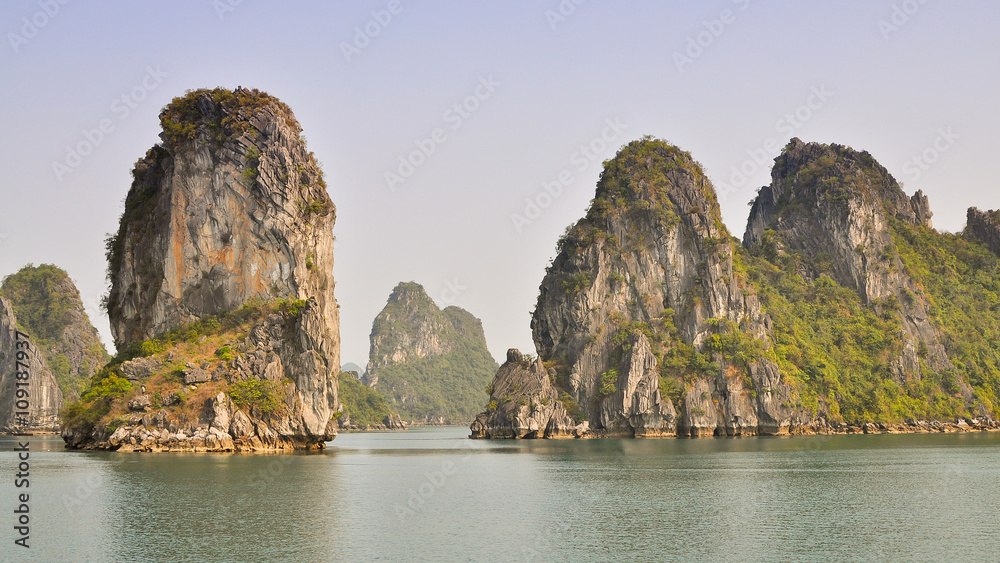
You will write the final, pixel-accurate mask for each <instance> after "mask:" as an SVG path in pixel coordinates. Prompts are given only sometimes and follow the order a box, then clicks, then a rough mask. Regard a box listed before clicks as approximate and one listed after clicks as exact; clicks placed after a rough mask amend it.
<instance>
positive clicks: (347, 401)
mask: <svg viewBox="0 0 1000 563" xmlns="http://www.w3.org/2000/svg"><path fill="white" fill-rule="evenodd" d="M340 402H341V403H343V405H344V412H346V413H347V414H348V415H350V417H351V424H352V425H354V426H358V427H362V428H363V427H365V426H377V425H379V424H382V423H383V421H384V420H385V417H387V416H389V415H391V414H393V411H392V409H391V408H390V407H389V402H388V401H386V400H385V397H383V396H382V395H381V394H380V393H379V392H378V391H376V390H374V389H372V388H371V387H368V386H367V385H365V384H364V383H362V382H361V381H359V380H358V378H357V377H356V376H355V375H354V373H353V372H343V371H342V372H340Z"/></svg>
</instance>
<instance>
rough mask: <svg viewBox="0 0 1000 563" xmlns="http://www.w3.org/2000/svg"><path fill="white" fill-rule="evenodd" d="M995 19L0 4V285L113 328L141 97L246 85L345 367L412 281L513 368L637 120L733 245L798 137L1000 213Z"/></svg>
mask: <svg viewBox="0 0 1000 563" xmlns="http://www.w3.org/2000/svg"><path fill="white" fill-rule="evenodd" d="M998 19H1000V3H997V2H989V1H985V0H984V1H964V2H958V1H956V2H942V1H934V0H931V1H926V0H924V1H923V2H920V1H918V0H906V1H900V0H895V1H894V0H864V1H843V0H837V1H832V0H831V1H812V2H804V1H803V2H782V1H772V2H764V1H758V0H735V1H733V0H715V1H708V2H697V3H695V2H665V1H621V2H610V1H607V0H603V1H602V0H585V1H580V0H562V1H559V0H549V1H537V2H527V1H510V0H505V1H503V2H500V1H492V2H486V1H480V2H469V1H464V2H461V1H439V2H426V1H425V2H408V1H406V0H398V1H392V2H390V1H387V0H385V1H383V0H378V1H363V2H362V1H352V2H346V1H344V2H323V3H320V2H264V1H258V0H242V1H239V0H216V1H213V0H191V1H183V2H178V1H171V2H166V1H158V2H157V1H154V2H141V3H140V2H100V3H96V2H94V3H85V2H80V1H75V2H68V3H66V4H65V5H63V4H62V3H61V2H59V1H58V0H41V1H34V2H30V1H24V2H13V1H12V2H3V3H2V4H0V31H2V32H3V34H4V38H5V40H4V44H3V45H0V65H2V67H0V68H2V75H3V79H2V82H0V99H2V104H0V112H2V115H3V136H2V139H0V169H2V170H3V172H4V178H3V180H2V182H0V198H2V207H0V209H2V215H0V276H2V275H7V274H10V273H13V272H15V271H16V270H18V269H19V268H20V267H21V266H23V265H24V264H26V263H29V262H31V263H34V264H39V263H53V264H56V265H58V266H60V267H62V268H64V269H66V270H67V271H68V272H69V274H70V276H71V277H72V278H73V279H74V280H75V281H76V283H77V285H78V286H79V288H80V291H81V293H82V295H83V299H84V302H85V304H86V306H87V310H88V313H89V314H90V316H91V319H92V320H93V321H94V322H95V324H96V325H97V327H98V329H99V330H100V332H101V335H102V337H103V338H104V340H105V342H107V343H110V341H111V339H110V331H109V328H108V321H107V318H106V317H105V315H104V314H103V313H102V312H101V311H100V310H99V306H98V304H99V301H100V298H101V295H102V294H104V293H105V291H106V289H107V282H106V280H105V272H104V271H105V260H104V246H103V240H104V238H105V236H106V233H109V232H113V231H115V230H116V228H117V221H118V217H119V215H120V214H121V212H122V202H123V199H124V197H125V194H126V193H127V191H128V187H129V183H130V177H129V171H130V169H131V167H132V165H133V163H134V162H135V161H136V160H137V159H138V158H139V157H141V156H142V155H143V154H144V153H145V152H146V150H147V149H148V148H149V147H151V146H152V145H153V144H154V143H156V142H157V141H158V137H157V134H158V132H159V126H158V119H157V114H158V113H159V111H160V109H161V108H162V107H163V106H164V105H165V104H167V103H168V102H169V101H170V100H171V98H173V97H175V96H177V95H181V94H183V93H184V92H185V91H186V90H189V89H194V88H211V87H216V86H223V87H227V88H234V87H236V86H239V85H242V86H246V87H256V88H260V89H263V90H265V91H267V92H269V93H271V94H273V95H275V96H278V97H279V98H281V99H282V100H283V101H285V102H286V103H288V104H289V105H290V106H291V108H292V109H293V111H294V112H295V114H296V116H297V117H298V119H299V121H300V123H301V124H302V127H303V129H304V133H305V136H306V137H307V138H308V143H309V148H310V149H311V150H313V151H314V152H315V153H316V155H317V157H318V158H319V159H320V160H321V161H322V163H323V165H324V170H325V172H326V178H327V181H328V183H329V191H330V196H331V197H332V198H333V201H334V202H335V203H336V205H337V215H338V218H337V226H336V228H335V231H334V232H335V234H336V236H337V241H336V246H335V261H336V266H335V269H334V275H335V278H336V281H337V286H336V297H337V300H338V301H339V303H340V304H341V315H342V317H341V320H342V324H341V335H342V338H343V359H344V361H345V362H346V361H353V362H357V363H359V364H361V365H364V364H365V362H366V361H367V356H368V333H369V332H370V330H371V322H372V319H373V318H374V317H375V315H376V314H377V313H378V312H379V310H381V308H382V306H383V305H384V304H385V300H386V298H387V297H388V295H389V293H390V291H391V290H392V288H393V287H394V286H395V285H396V283H398V282H399V281H409V280H414V281H417V282H419V283H421V284H423V285H424V287H425V288H426V289H427V291H428V293H429V294H430V295H431V297H432V298H434V299H435V301H437V303H438V304H439V305H441V306H446V305H449V304H454V305H458V306H461V307H464V308H465V309H467V310H469V311H470V312H472V313H473V314H474V315H476V316H477V317H479V318H481V319H482V320H483V324H484V327H485V329H486V338H487V341H488V343H489V346H490V350H491V351H492V353H493V354H494V356H496V357H497V358H501V359H502V357H503V353H504V351H505V350H506V349H507V348H509V347H518V348H520V349H521V350H522V351H528V350H531V351H533V345H532V342H531V331H530V329H529V313H530V311H531V310H532V308H533V307H534V302H535V297H536V295H537V292H538V285H539V282H540V281H541V279H542V276H543V275H544V269H545V266H546V264H547V263H548V261H549V260H550V259H551V258H552V257H553V256H554V254H555V244H556V240H557V238H558V237H559V235H560V234H562V232H563V231H564V230H565V228H566V227H567V225H569V224H571V223H573V222H575V221H576V220H577V219H578V218H579V217H580V216H582V214H583V213H584V210H585V209H586V206H587V204H588V203H589V201H590V199H591V197H592V196H593V192H594V185H595V183H596V181H597V177H598V175H599V173H600V170H601V162H602V161H603V160H605V159H607V158H610V157H611V156H613V155H614V153H615V151H616V150H617V148H618V147H620V146H621V145H622V144H624V143H626V142H628V141H629V140H632V139H635V138H638V137H641V136H643V135H653V136H656V137H660V138H664V139H667V140H669V141H671V142H673V143H675V144H677V145H679V146H680V147H681V148H683V149H685V150H688V151H690V152H691V154H692V155H693V156H694V158H695V159H697V160H698V161H700V162H701V163H702V164H703V165H704V167H705V171H706V173H707V174H708V176H709V177H710V178H711V179H712V181H713V182H714V183H715V185H716V188H717V190H719V192H720V200H721V204H722V213H723V217H724V219H725V222H726V225H727V226H728V227H729V230H730V231H731V232H732V233H733V234H734V235H736V236H740V235H741V234H742V232H743V229H744V225H745V221H746V217H747V212H748V209H749V208H748V207H747V203H748V202H749V201H750V200H751V199H752V198H753V196H754V193H755V190H756V189H757V188H758V187H760V186H761V185H764V184H766V183H768V179H769V174H770V172H769V169H770V165H771V159H773V157H774V156H776V154H777V150H779V149H780V147H781V146H783V145H784V144H785V143H786V142H787V141H788V139H789V138H790V137H792V136H798V137H800V138H802V139H803V140H806V141H819V142H825V143H833V142H835V143H841V144H846V145H850V146H852V147H854V148H856V149H864V150H868V151H869V152H871V153H872V154H873V155H874V156H875V158H876V159H878V160H879V161H880V162H881V163H882V164H883V165H885V166H886V167H887V168H888V169H889V170H890V172H892V173H893V174H894V175H895V176H896V178H897V179H898V180H900V181H901V182H903V183H904V184H905V185H904V189H905V190H906V191H907V192H908V193H912V192H913V191H915V190H917V189H922V190H924V192H925V193H927V194H928V196H929V197H930V203H931V208H932V209H933V211H934V213H935V215H934V223H935V226H936V227H937V228H939V229H944V230H949V231H956V230H959V229H961V228H962V226H963V225H964V222H965V211H966V208H967V207H969V206H971V205H976V206H979V207H982V208H991V209H992V208H997V207H1000V201H998V199H1000V198H998V197H997V187H998V181H997V175H996V169H995V166H996V164H995V163H996V162H997V158H996V155H997V154H998V152H1000V139H998V136H997V134H996V132H997V130H998V125H1000V113H998V111H997V109H996V108H997V105H996V104H997V98H998V95H997V94H998V92H997V90H998V85H1000V77H998V73H1000V34H998V33H997V31H996V22H997V21H998ZM102 127H103V129H104V130H103V131H102V130H101V129H102ZM68 147H69V148H72V149H73V150H72V151H70V150H68ZM413 151H420V152H418V153H414V152H413ZM393 174H394V175H395V176H392V175H393Z"/></svg>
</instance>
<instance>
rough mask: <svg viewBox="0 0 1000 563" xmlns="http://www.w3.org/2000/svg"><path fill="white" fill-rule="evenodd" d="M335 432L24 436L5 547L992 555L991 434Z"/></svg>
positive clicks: (159, 551)
mask: <svg viewBox="0 0 1000 563" xmlns="http://www.w3.org/2000/svg"><path fill="white" fill-rule="evenodd" d="M467 434H468V429H465V428H433V429H416V430H409V431H406V432H399V433H354V434H345V435H341V436H339V437H338V438H337V439H336V440H335V441H333V442H331V443H330V444H329V449H328V450H327V451H326V452H323V453H319V454H302V455H286V456H260V455H215V454H116V453H81V452H67V451H64V450H63V449H62V442H61V440H59V439H58V438H53V437H49V438H42V437H37V436H36V437H33V438H32V439H31V448H32V453H31V468H30V472H31V476H30V482H31V486H30V494H31V500H30V510H31V536H30V544H31V548H30V550H24V549H22V548H20V547H17V546H14V545H13V543H12V542H13V539H14V532H13V529H12V526H13V525H14V520H13V514H12V511H13V508H14V505H15V502H14V500H15V495H16V492H15V488H14V483H13V474H14V472H15V465H16V460H15V459H14V454H13V453H11V450H12V447H13V441H12V439H11V438H9V437H4V438H2V439H0V446H2V451H3V453H2V456H0V460H2V462H0V471H3V472H4V473H5V475H4V477H3V480H2V482H3V485H2V487H0V491H2V492H0V508H2V513H3V514H5V515H6V516H4V517H3V518H6V519H7V522H0V523H2V529H3V530H4V532H3V541H4V546H3V547H2V548H0V558H2V560H4V561H199V562H201V561H672V560H697V561H707V560H726V561H774V560H783V561H827V560H836V561H841V560H858V561H863V560H871V561H898V560H923V561H946V560H947V561H956V560H959V561H961V560H967V561H997V560H1000V518H998V509H1000V434H996V433H994V434H978V433H977V434H961V435H954V434H953V435H895V436H837V437H784V438H777V437H772V438H738V439H698V440H684V439H681V440H674V439H667V440H573V441H519V442H512V441H489V442H487V441H473V440H469V439H467V438H466V435H467Z"/></svg>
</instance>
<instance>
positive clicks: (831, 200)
mask: <svg viewBox="0 0 1000 563" xmlns="http://www.w3.org/2000/svg"><path fill="white" fill-rule="evenodd" d="M931 215H932V213H931V211H930V207H929V205H928V201H927V197H926V196H925V195H923V192H921V191H919V190H918V191H917V192H916V193H915V194H913V196H912V197H907V196H906V194H905V193H904V192H903V190H902V189H901V188H900V187H899V184H898V183H897V182H896V180H895V179H894V178H893V177H892V176H891V175H890V174H889V172H888V171H887V170H886V169H885V168H884V167H882V165H880V164H879V163H878V162H876V161H875V159H874V158H872V156H871V155H870V154H868V153H867V152H857V151H855V150H853V149H850V148H848V147H844V146H841V145H822V144H819V143H804V142H802V141H801V140H799V139H797V138H795V139H792V140H791V141H790V142H789V143H788V145H787V146H786V147H785V149H784V151H782V154H781V155H780V156H778V157H777V158H776V159H775V163H774V168H773V169H772V170H771V185H770V186H765V187H764V188H761V190H760V192H759V193H758V195H757V198H756V199H755V200H754V201H753V204H752V207H751V210H750V217H749V219H748V221H747V229H746V232H745V234H744V245H745V246H746V247H747V248H748V249H751V251H758V250H759V249H760V248H761V247H762V245H764V244H765V243H766V244H769V245H776V250H775V251H776V252H778V253H782V252H791V253H797V254H800V255H802V256H803V258H804V260H803V262H802V263H803V269H802V271H801V273H802V275H803V276H805V277H806V278H807V279H812V278H815V277H817V276H819V275H821V274H828V275H829V276H830V277H832V278H833V279H835V280H837V282H838V283H840V284H841V285H843V286H845V287H849V288H852V289H854V290H856V291H857V292H858V293H859V294H860V295H861V297H862V298H863V299H864V300H865V302H866V303H869V304H873V305H875V306H876V307H878V308H882V307H885V306H886V305H887V304H886V301H892V303H893V305H891V306H895V305H894V304H898V306H899V307H900V309H901V310H900V313H899V316H900V319H901V320H902V323H903V327H904V329H905V330H906V334H907V338H906V344H905V348H904V350H903V354H902V356H900V357H899V358H897V359H896V361H895V363H894V369H895V373H896V377H897V379H898V380H899V381H900V382H905V381H906V380H908V379H919V378H920V362H919V359H918V354H917V351H918V348H919V347H920V345H921V344H922V345H924V346H926V347H927V350H928V354H927V361H928V363H929V364H930V365H931V366H932V367H933V368H935V369H944V368H946V367H948V366H950V363H949V360H948V355H947V353H946V352H945V350H944V347H943V346H942V345H941V343H940V342H939V340H938V337H937V332H936V331H935V329H934V326H933V325H932V323H931V322H930V320H929V319H928V312H927V310H928V307H929V306H930V301H929V300H928V298H927V295H926V294H925V293H924V292H923V290H922V289H921V288H920V287H918V286H917V284H915V283H914V282H913V280H912V279H911V278H910V276H909V275H908V274H907V273H906V269H905V267H904V265H903V263H902V261H901V260H900V258H899V256H898V255H897V254H896V253H895V250H894V249H895V244H894V242H893V239H892V234H891V232H890V228H889V227H890V222H891V221H892V220H896V221H901V222H904V223H907V224H910V225H923V226H926V227H928V228H930V227H931Z"/></svg>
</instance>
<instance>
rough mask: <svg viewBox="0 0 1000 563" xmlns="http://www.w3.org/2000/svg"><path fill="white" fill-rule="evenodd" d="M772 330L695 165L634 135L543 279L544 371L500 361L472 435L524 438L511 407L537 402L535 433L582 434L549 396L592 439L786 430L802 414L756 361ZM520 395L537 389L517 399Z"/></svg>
mask: <svg viewBox="0 0 1000 563" xmlns="http://www.w3.org/2000/svg"><path fill="white" fill-rule="evenodd" d="M769 325H770V320H769V319H768V317H767V316H766V315H765V314H764V313H762V311H761V308H760V304H759V302H758V300H757V297H756V296H755V293H754V290H753V288H752V287H751V286H750V284H749V283H748V282H747V280H746V279H745V274H741V273H740V272H739V271H738V270H737V269H736V268H735V267H734V247H733V240H732V237H730V235H729V233H728V231H727V230H726V228H725V226H724V225H723V224H722V221H721V219H720V213H719V207H718V202H717V200H716V196H715V192H714V189H713V188H712V186H711V184H710V182H709V181H708V179H707V178H706V177H705V175H704V173H703V172H702V170H701V168H700V166H699V165H698V164H697V163H695V162H694V161H693V160H692V159H691V157H690V155H689V154H687V153H686V152H683V151H681V150H680V149H678V148H676V147H674V146H671V145H669V144H667V143H665V142H662V141H657V140H651V139H643V140H641V141H634V142H632V143H630V144H628V145H627V146H625V147H624V148H623V149H622V150H621V151H620V152H619V153H618V155H617V156H616V157H615V158H614V159H612V160H611V161H609V162H608V163H606V166H605V170H604V172H603V174H602V175H601V179H600V181H599V183H598V186H597V193H596V195H595V198H594V201H593V203H592V204H591V207H590V209H589V210H588V212H587V215H586V217H584V218H583V219H582V220H581V221H580V222H578V223H577V224H576V225H574V226H573V227H571V228H570V229H569V230H568V231H567V234H566V235H565V236H564V237H563V239H562V240H561V241H560V244H559V253H558V255H557V256H556V258H555V260H554V261H553V263H552V265H551V266H550V267H549V268H548V271H547V272H546V275H545V278H544V279H543V280H542V284H541V287H540V290H539V297H538V303H537V305H536V308H535V311H534V314H533V316H532V323H531V328H532V334H533V337H534V341H535V345H536V347H537V349H538V357H539V361H540V363H538V364H533V367H531V368H530V369H528V368H517V367H516V366H515V365H513V364H512V362H511V361H510V360H509V361H508V362H507V363H506V364H504V368H502V369H501V370H500V372H498V374H497V376H496V378H495V379H494V383H493V392H492V396H491V403H490V409H489V410H488V411H487V412H486V413H483V414H481V415H480V416H479V417H477V420H476V422H475V423H474V424H473V434H474V435H477V436H479V437H507V436H511V435H513V436H517V435H518V434H519V433H521V431H520V430H518V427H516V426H515V424H514V421H513V420H512V419H511V416H510V414H509V413H510V412H515V413H517V414H515V416H514V417H513V419H514V420H520V419H522V418H524V417H523V416H522V414H521V411H523V410H524V409H525V408H532V409H535V408H536V407H535V405H542V406H543V407H544V408H541V409H540V410H539V411H537V412H538V413H539V414H538V415H537V416H535V419H534V422H533V423H532V424H530V425H529V426H528V427H529V428H534V427H537V428H540V429H541V432H540V433H539V434H538V435H539V436H542V435H546V436H555V435H559V434H563V435H565V434H566V430H565V429H566V428H574V432H575V431H576V430H575V429H576V428H578V425H576V424H570V423H567V422H566V421H565V420H563V418H562V417H563V414H562V413H563V410H559V408H558V407H553V406H552V400H553V393H554V392H555V391H553V390H552V389H555V390H558V395H559V397H558V399H559V402H560V403H561V404H562V408H563V409H564V411H565V412H567V413H570V415H571V416H572V417H573V419H574V420H575V421H578V422H579V421H583V420H586V421H587V422H588V425H589V428H588V432H589V433H590V435H598V436H601V435H604V436H670V435H674V434H675V433H676V434H684V435H704V434H720V435H737V434H756V433H772V434H773V433H781V432H788V431H790V430H792V429H794V427H796V426H797V425H801V424H804V423H805V422H806V418H805V417H804V415H803V414H802V413H801V412H800V411H799V410H797V409H796V408H794V405H793V402H792V401H789V400H788V399H789V398H790V397H791V396H792V395H793V391H792V390H791V388H790V387H789V386H788V385H787V384H786V383H785V382H784V381H783V380H782V378H781V375H780V373H779V371H778V368H777V366H776V365H775V364H774V363H773V362H772V361H771V360H770V359H768V358H767V357H765V354H762V353H760V352H761V351H766V350H767V349H768V348H769V347H770V341H769V339H768V335H769ZM744 349H745V351H749V352H751V353H743V352H744ZM529 381H530V383H529ZM515 387H516V388H517V389H518V390H523V389H539V390H541V391H539V392H538V393H533V394H530V396H527V397H524V398H521V396H520V395H521V394H523V392H522V391H517V390H515V389H514V388H515ZM546 400H548V404H547V405H546V404H543V402H544V401H546ZM511 403H513V406H512V405H511ZM519 403H523V404H519ZM512 409H514V410H513V411H512ZM518 409H520V410H518ZM549 411H552V412H551V413H549ZM532 412H535V411H532ZM528 434H530V432H529V433H528Z"/></svg>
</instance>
